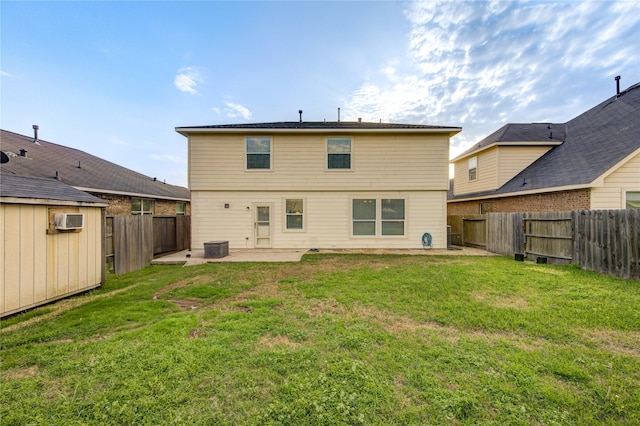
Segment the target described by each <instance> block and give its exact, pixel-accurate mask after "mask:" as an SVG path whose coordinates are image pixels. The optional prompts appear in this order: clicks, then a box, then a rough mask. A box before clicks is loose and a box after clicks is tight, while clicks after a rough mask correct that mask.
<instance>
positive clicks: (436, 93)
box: [343, 1, 640, 153]
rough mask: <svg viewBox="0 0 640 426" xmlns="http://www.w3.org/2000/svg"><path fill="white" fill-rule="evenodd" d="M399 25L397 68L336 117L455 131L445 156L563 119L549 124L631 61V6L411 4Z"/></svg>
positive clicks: (637, 7)
mask: <svg viewBox="0 0 640 426" xmlns="http://www.w3.org/2000/svg"><path fill="white" fill-rule="evenodd" d="M405 16H406V17H407V19H408V20H409V22H410V23H411V31H410V33H409V34H408V46H409V49H408V50H409V53H408V57H407V58H406V59H405V61H403V64H404V67H403V68H401V67H399V66H396V64H394V66H388V65H383V66H382V67H381V69H382V73H381V79H379V80H377V81H372V80H371V79H368V80H367V81H366V82H364V83H362V84H361V86H360V87H359V88H358V89H357V90H355V91H354V92H353V93H352V95H351V96H350V98H349V99H347V102H346V105H345V106H344V107H343V112H344V117H345V119H348V120H351V119H355V118H356V117H363V119H365V120H371V121H377V120H379V119H382V120H383V121H399V122H414V123H428V124H441V125H454V126H460V125H464V127H465V130H463V133H462V134H460V135H459V136H457V137H456V138H455V139H454V147H453V149H452V153H454V152H455V151H456V150H459V148H461V147H463V146H467V145H470V144H472V143H474V142H477V141H478V140H479V139H480V138H482V137H484V136H486V135H487V134H489V133H491V132H493V131H494V130H497V129H498V128H499V127H500V126H502V125H503V124H504V123H506V122H513V121H540V120H542V119H543V118H544V119H549V117H552V120H553V121H560V120H566V119H570V118H572V117H573V116H574V115H571V116H569V117H567V116H562V117H555V116H556V115H558V114H566V111H565V110H563V109H562V108H563V104H564V105H567V104H569V103H571V102H572V101H573V100H572V99H570V98H569V96H571V94H572V93H575V92H576V91H577V92H578V93H580V92H584V91H586V90H588V88H589V87H590V84H591V82H590V81H589V80H592V79H593V78H594V76H598V78H604V77H609V76H611V80H612V81H613V75H614V74H613V73H614V72H617V71H614V70H617V69H619V68H620V67H621V66H623V65H626V66H628V67H629V68H633V67H632V66H630V65H631V64H633V63H636V64H637V63H638V62H639V61H640V59H639V57H638V56H639V53H640V52H638V43H637V40H638V34H639V33H640V19H639V18H638V16H640V3H638V2H592V1H588V2H582V3H576V2H564V3H562V2H541V3H540V2H535V3H526V2H525V3H512V2H505V1H491V2H485V1H474V2H458V1H439V2H436V1H429V2H422V1H420V2H414V3H412V4H411V5H410V6H409V7H408V8H407V10H406V11H405ZM634 40H635V41H634ZM636 68H637V67H636ZM630 77H632V76H630ZM634 78H635V77H634ZM627 81H628V82H629V84H632V83H633V82H634V81H631V80H627ZM612 87H613V83H612ZM569 88H572V90H569ZM589 106H593V105H589ZM583 111H584V109H582V110H580V111H577V112H576V114H575V115H577V114H578V113H581V112H583ZM554 117H555V118H554Z"/></svg>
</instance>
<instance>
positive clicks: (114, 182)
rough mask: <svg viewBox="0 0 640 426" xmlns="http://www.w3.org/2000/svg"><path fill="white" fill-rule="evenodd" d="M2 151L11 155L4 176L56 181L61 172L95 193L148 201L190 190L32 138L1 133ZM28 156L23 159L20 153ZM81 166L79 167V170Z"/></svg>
mask: <svg viewBox="0 0 640 426" xmlns="http://www.w3.org/2000/svg"><path fill="white" fill-rule="evenodd" d="M0 146H1V148H2V151H4V152H8V153H13V154H15V155H17V156H13V155H11V154H10V160H9V162H8V163H5V164H3V165H2V166H1V171H2V174H3V176H4V175H5V174H15V175H21V176H34V177H42V178H54V177H55V176H56V172H57V173H58V176H59V179H60V181H61V182H63V183H66V184H67V185H71V186H74V187H77V188H83V189H87V190H91V191H92V192H96V193H101V192H102V193H127V194H139V195H142V196H147V197H149V198H160V199H181V200H188V199H189V198H190V192H189V190H188V189H187V188H184V187H181V186H174V185H168V184H165V183H162V182H161V181H154V180H153V179H152V178H150V177H148V176H145V175H143V174H141V173H138V172H135V171H133V170H130V169H127V168H125V167H122V166H119V165H117V164H114V163H111V162H109V161H107V160H103V159H102V158H98V157H96V156H94V155H91V154H87V153H86V152H84V151H80V150H78V149H74V148H69V147H66V146H62V145H58V144H55V143H51V142H47V141H44V140H39V141H38V143H37V144H36V143H34V142H33V137H27V136H23V135H19V134H17V133H13V132H9V131H6V130H1V131H0ZM22 149H24V150H26V151H27V156H26V157H22V156H20V150H22ZM78 165H79V166H80V167H78Z"/></svg>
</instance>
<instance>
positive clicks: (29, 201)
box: [0, 197, 109, 207]
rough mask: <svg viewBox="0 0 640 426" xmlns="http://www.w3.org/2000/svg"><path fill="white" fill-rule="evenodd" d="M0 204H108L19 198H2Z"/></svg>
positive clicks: (76, 205) (106, 204)
mask: <svg viewBox="0 0 640 426" xmlns="http://www.w3.org/2000/svg"><path fill="white" fill-rule="evenodd" d="M0 202H2V203H4V204H38V205H45V206H75V207H108V206H109V203H107V202H104V203H90V202H86V201H69V200H51V199H47V198H19V197H2V198H0Z"/></svg>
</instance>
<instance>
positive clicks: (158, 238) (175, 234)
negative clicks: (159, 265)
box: [105, 215, 191, 274]
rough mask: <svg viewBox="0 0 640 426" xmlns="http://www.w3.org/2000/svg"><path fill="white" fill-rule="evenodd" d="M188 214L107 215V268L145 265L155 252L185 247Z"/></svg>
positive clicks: (128, 269) (115, 270)
mask: <svg viewBox="0 0 640 426" xmlns="http://www.w3.org/2000/svg"><path fill="white" fill-rule="evenodd" d="M190 219H191V217H190V216H149V215H135V216H108V217H107V218H106V219H105V220H106V223H105V230H106V232H105V247H106V250H105V251H106V259H105V261H106V264H107V269H108V270H110V271H111V272H113V273H115V274H124V273H127V272H132V271H137V270H138V269H142V268H146V267H147V266H149V265H150V264H151V261H152V260H153V257H154V256H155V255H157V254H161V253H168V252H172V251H179V250H186V249H188V248H189V241H190V229H191V220H190Z"/></svg>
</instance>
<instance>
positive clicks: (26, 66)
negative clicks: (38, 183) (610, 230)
mask: <svg viewBox="0 0 640 426" xmlns="http://www.w3.org/2000/svg"><path fill="white" fill-rule="evenodd" d="M617 75H620V76H621V82H620V83H621V88H622V89H625V88H627V87H629V86H631V85H633V84H635V83H638V82H640V0H627V1H602V0H600V1H562V2H553V1H543V2H538V1H530V2H508V1H428V2H418V1H416V2H411V1H409V2H399V1H393V2H391V1H352V2H348V1H318V2H314V1H287V2H275V1H261V2H248V1H236V2H222V1H184V2H172V1H132V2H129V1H106V2H98V1H92V2H89V1H86V2H85V1H65V2H53V1H42V2H30V1H16V2H14V1H7V0H3V1H2V2H0V127H1V128H2V129H4V130H9V131H12V132H15V133H19V134H23V135H29V136H30V135H32V134H33V130H32V125H33V124H37V125H39V126H40V130H39V136H40V138H42V139H44V140H46V141H49V142H54V143H58V144H61V145H65V146H69V147H73V148H77V149H80V150H83V151H85V152H88V153H90V154H93V155H96V156H98V157H101V158H104V159H106V160H109V161H112V162H114V163H117V164H120V165H122V166H124V167H127V168H130V169H133V170H135V171H138V172H140V173H143V174H145V175H148V176H150V177H156V178H158V179H160V180H164V181H166V182H167V183H171V184H174V185H181V186H187V167H188V163H187V143H186V138H184V137H183V136H181V135H179V134H178V133H176V132H175V128H176V127H181V126H200V125H215V124H231V123H261V122H274V121H297V120H299V115H298V110H300V109H302V110H303V119H304V120H305V121H323V120H327V121H336V120H337V116H338V108H340V116H341V119H342V120H344V121H355V120H357V119H358V118H362V119H363V121H373V122H379V121H380V120H382V121H383V122H392V123H410V124H431V125H443V126H456V127H462V129H463V130H462V132H461V133H459V134H458V135H457V136H455V137H453V138H452V140H451V149H450V156H451V158H453V157H455V156H456V155H459V154H460V153H461V152H463V151H464V150H465V149H467V148H469V147H470V146H471V145H473V144H474V143H476V142H478V141H480V140H481V139H482V138H484V137H486V136H487V135H489V134H491V133H492V132H494V131H495V130H497V129H499V128H500V127H502V126H503V125H504V124H506V123H529V122H556V123H563V122H566V121H568V120H570V119H572V118H573V117H575V116H577V115H579V114H581V113H582V112H584V111H586V110H588V109H589V108H591V107H593V106H595V105H597V104H598V103H600V102H602V101H604V100H605V99H607V98H609V97H611V96H613V95H615V90H616V84H615V80H614V77H615V76H617ZM0 144H1V141H0Z"/></svg>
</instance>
